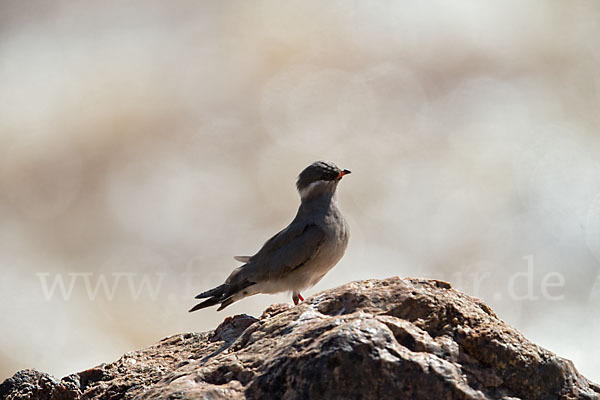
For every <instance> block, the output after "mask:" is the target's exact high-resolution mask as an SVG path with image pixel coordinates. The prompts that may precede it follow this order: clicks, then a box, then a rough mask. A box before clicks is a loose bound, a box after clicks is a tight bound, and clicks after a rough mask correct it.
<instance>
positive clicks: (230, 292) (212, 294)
mask: <svg viewBox="0 0 600 400" xmlns="http://www.w3.org/2000/svg"><path fill="white" fill-rule="evenodd" d="M251 285H254V282H249V281H244V282H242V283H240V284H236V285H231V284H228V283H224V284H222V285H219V286H217V287H216V288H214V289H210V290H207V291H206V292H202V293H200V294H199V295H197V296H196V297H195V298H196V299H206V300H204V301H203V302H202V303H199V304H196V305H195V306H194V307H192V308H191V309H190V310H189V312H193V311H196V310H200V309H203V308H206V307H210V306H214V305H216V304H219V303H220V304H221V305H220V306H219V308H218V309H217V311H221V310H222V309H224V308H225V307H227V306H228V305H230V304H231V303H233V302H234V301H236V300H239V299H240V298H241V297H244V296H241V297H238V298H235V297H234V296H235V295H236V294H238V293H239V292H240V291H242V290H244V289H245V288H247V287H248V286H251Z"/></svg>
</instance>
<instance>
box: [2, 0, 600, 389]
mask: <svg viewBox="0 0 600 400" xmlns="http://www.w3.org/2000/svg"><path fill="white" fill-rule="evenodd" d="M599 4H600V3H598V2H593V1H587V2H586V1H569V2H566V1H558V0H557V1H527V0H526V1H522V0H518V1H517V0H513V1H506V0H503V1H497V2H494V3H493V2H480V1H458V2H457V1H452V2H448V1H425V2H424V1H417V2H406V1H369V2H367V1H363V2H358V1H331V2H322V1H306V0H302V1H254V2H249V1H248V2H247V1H235V2H234V1H226V2H196V1H169V2H164V1H145V0H144V1H141V0H140V1H129V2H118V1H97V2H88V1H85V2H83V1H21V0H14V1H6V0H3V1H2V2H0V265H1V271H2V274H1V281H0V301H1V303H0V304H1V305H0V314H1V315H2V319H1V322H0V379H3V378H5V377H8V376H10V375H11V374H12V373H14V372H15V371H16V370H18V369H20V368H28V367H36V368H38V369H41V370H44V371H48V372H50V373H52V374H55V375H57V376H63V375H65V374H68V373H72V372H75V371H78V370H81V369H84V368H88V367H91V366H92V365H94V364H97V363H100V362H104V361H111V360H114V359H116V358H117V357H119V356H120V355H121V354H122V353H124V352H126V351H130V350H134V349H138V348H141V347H143V346H147V345H150V344H152V343H154V342H156V341H157V340H159V339H161V338H162V337H165V336H167V335H171V334H175V333H179V332H186V331H203V330H208V329H211V328H214V327H215V326H216V324H217V323H219V322H220V321H221V320H222V319H223V318H224V317H226V316H227V315H232V314H235V313H244V312H245V313H249V314H253V315H258V314H259V313H260V312H261V310H262V309H264V308H265V307H266V306H268V305H269V304H270V303H272V302H282V301H289V296H288V295H287V294H282V295H276V296H257V297H254V298H251V299H247V300H245V301H243V302H240V303H238V304H235V305H234V306H232V307H230V308H228V309H227V310H226V312H221V313H216V312H215V311H214V310H212V309H211V310H204V311H201V312H198V313H194V314H188V313H187V312H186V311H187V309H188V308H189V307H191V306H192V305H193V304H194V301H193V299H192V297H193V295H195V294H196V293H197V292H199V291H201V290H205V289H208V288H210V287H212V286H213V285H216V284H219V283H220V282H221V281H222V280H223V279H224V278H225V277H226V276H227V275H228V273H229V272H230V271H231V269H232V268H234V267H235V266H236V263H235V262H234V261H233V260H232V258H231V257H232V256H233V255H236V254H251V253H252V252H253V251H255V250H257V249H258V248H259V246H260V245H261V244H262V243H263V241H264V240H265V239H267V238H268V237H269V235H271V234H273V233H275V232H276V231H277V230H278V229H280V228H282V227H284V226H285V225H286V224H287V223H288V222H289V220H290V219H291V218H292V217H293V215H294V213H295V211H296V207H297V202H298V199H297V195H296V193H295V189H294V180H295V177H296V175H297V174H298V172H299V171H300V170H301V169H302V168H303V167H305V166H306V165H307V164H309V163H310V162H312V161H314V160H317V159H326V160H331V161H334V162H336V163H338V164H339V165H340V166H342V167H344V168H348V169H351V170H352V171H353V174H352V175H351V176H349V177H347V178H344V181H343V182H342V184H341V186H340V190H339V198H340V203H341V206H342V208H343V210H344V211H345V213H346V215H347V216H348V219H349V222H350V224H351V229H352V239H351V243H350V247H349V249H348V252H347V254H346V256H345V258H344V259H343V260H342V261H341V263H340V264H339V265H338V266H337V267H336V268H335V269H334V270H332V271H331V273H330V274H329V275H328V276H327V277H326V278H325V279H324V280H323V281H322V282H321V283H319V284H318V286H317V287H315V288H313V289H312V290H310V291H308V292H307V293H305V294H306V295H310V294H311V293H315V292H316V291H318V290H322V289H325V288H330V287H333V286H336V285H340V284H343V283H346V282H348V281H351V280H357V279H366V278H384V277H389V276H392V275H400V276H403V277H404V276H429V277H438V278H441V279H446V280H449V281H451V282H452V283H453V284H454V285H455V286H456V287H458V288H461V289H462V290H465V291H467V292H468V293H471V294H473V295H477V296H480V297H482V298H483V299H484V300H485V301H486V302H488V303H489V304H490V305H491V306H492V307H493V308H494V309H495V310H496V312H497V313H498V314H499V315H500V316H501V317H502V318H503V319H505V320H506V321H508V322H509V323H511V324H512V325H514V326H516V327H517V328H519V329H520V330H522V331H523V332H524V333H525V335H526V336H527V337H529V338H530V339H532V340H533V341H535V342H537V343H539V344H541V345H543V346H545V347H547V348H549V349H550V350H552V351H555V352H557V353H558V354H560V355H563V356H565V357H568V358H570V359H572V360H574V362H575V364H576V366H577V367H578V368H579V370H580V371H581V372H583V373H584V374H586V375H587V376H588V377H590V378H592V379H594V380H596V381H600V361H598V360H600V352H599V347H598V345H597V335H598V331H599V330H600V317H599V314H598V307H597V306H598V302H599V301H600V280H599V276H598V272H599V266H600V264H599V260H600V174H599V172H600V165H599V164H598V155H599V154H600V138H599V136H598V131H599V127H600V112H599V110H600V74H599V73H598V71H600V48H599V47H600V40H598V38H600V6H599ZM524 257H532V258H524ZM530 261H531V268H532V269H531V271H532V275H531V280H530V281H528V280H527V279H526V278H525V277H523V276H521V275H515V274H519V273H524V272H527V271H528V263H529V262H530ZM188 270H189V271H191V272H193V273H194V274H195V275H194V276H191V277H190V276H187V277H186V276H183V275H184V274H186V271H188ZM40 273H41V274H47V275H36V274H40ZM69 274H71V275H69ZM74 274H75V275H74ZM77 274H78V275H77ZM85 274H88V275H85ZM114 274H117V275H114ZM119 274H120V275H119ZM123 274H129V275H123ZM548 274H554V275H551V276H550V278H547V276H548ZM557 274H560V275H557ZM559 276H562V277H564V286H560V287H549V288H548V287H546V289H547V292H543V291H542V288H543V285H544V282H545V283H556V282H559V279H560V278H559ZM57 277H59V278H61V279H62V278H64V282H65V284H66V285H67V289H68V286H69V282H70V279H73V287H72V292H71V293H70V295H69V296H67V299H64V298H63V297H62V296H61V295H60V294H59V292H55V293H54V295H53V296H50V299H49V300H46V296H45V295H44V290H43V285H42V282H43V279H47V282H53V281H54V279H56V278H57ZM119 277H120V278H119ZM42 278H43V279H42ZM85 279H88V283H89V287H86V285H85ZM99 279H100V281H99ZM101 279H107V281H106V282H107V283H108V286H107V288H109V289H111V290H112V289H114V292H112V293H111V292H110V290H109V291H108V292H105V291H104V289H103V288H102V287H101V286H99V287H98V291H97V292H95V294H94V290H93V289H94V287H95V284H96V283H97V282H102V281H101ZM143 279H147V283H150V284H151V286H152V285H153V288H154V289H155V291H156V292H155V293H154V294H153V292H152V290H148V288H147V287H146V288H144V287H142V289H141V290H140V292H139V293H137V294H136V290H137V289H139V285H140V282H142V283H143ZM477 281H480V283H476V282H477ZM115 282H116V283H115ZM130 283H131V284H132V285H133V289H135V290H133V291H132V288H131V287H130V286H129V284H130ZM113 284H114V287H113V286H112V285H113ZM529 284H531V286H529ZM528 290H532V292H531V293H530V294H531V296H530V298H527V299H523V298H521V297H522V296H524V295H525V294H527V291H528ZM534 298H535V299H534ZM554 298H559V300H553V299H554Z"/></svg>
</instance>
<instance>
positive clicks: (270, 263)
mask: <svg viewBox="0 0 600 400" xmlns="http://www.w3.org/2000/svg"><path fill="white" fill-rule="evenodd" d="M324 239H325V232H323V230H322V229H321V228H320V227H319V226H317V225H315V224H297V225H295V224H292V225H290V226H288V227H287V228H286V229H284V230H282V231H281V232H279V233H278V234H277V235H275V236H273V237H272V238H271V239H269V240H268V241H267V242H266V243H265V244H264V245H263V247H262V248H261V249H260V251H259V252H258V253H256V254H255V255H254V256H252V260H251V264H252V265H248V267H251V269H252V272H251V275H252V277H253V280H254V281H255V282H258V281H263V280H271V279H279V278H281V277H283V276H285V275H286V274H288V273H290V272H291V271H293V270H294V269H296V268H301V267H302V266H303V265H304V264H305V263H306V262H308V261H309V260H310V259H312V258H313V257H314V256H315V255H316V254H317V252H318V251H319V248H320V246H321V244H322V243H323V241H324ZM248 272H250V271H248Z"/></svg>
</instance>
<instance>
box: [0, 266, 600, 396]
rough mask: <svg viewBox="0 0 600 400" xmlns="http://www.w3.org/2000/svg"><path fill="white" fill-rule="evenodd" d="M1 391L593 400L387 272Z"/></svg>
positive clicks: (544, 360) (23, 374)
mask: <svg viewBox="0 0 600 400" xmlns="http://www.w3.org/2000/svg"><path fill="white" fill-rule="evenodd" d="M207 312H210V311H207ZM0 398H2V399H45V400H46V399H48V400H59V399H65V400H67V399H163V398H173V399H175V398H177V399H205V398H208V399H242V398H249V399H300V398H301V399H313V398H326V399H354V398H356V399H398V398H410V399H505V400H509V399H527V400H535V399H540V400H542V399H543V400H549V399H600V387H599V386H597V385H595V384H593V383H592V382H590V381H588V380H587V379H586V378H584V377H583V376H581V375H580V374H579V373H578V372H577V370H576V369H575V367H574V366H573V364H572V363H571V362H570V361H568V360H565V359H562V358H560V357H558V356H556V355H555V354H553V353H551V352H549V351H547V350H545V349H543V348H541V347H539V346H536V345H535V344H533V343H531V342H529V341H528V340H527V339H526V338H525V337H523V335H521V334H520V333H519V332H518V331H517V330H515V329H514V328H511V327H510V326H508V325H507V324H505V323H504V322H503V321H502V320H500V319H499V318H498V317H497V316H496V315H495V314H494V312H493V311H492V310H491V309H490V308H489V307H488V306H486V305H485V304H484V303H482V302H481V301H480V300H478V299H475V298H473V297H469V296H467V295H465V294H463V293H460V292H458V291H456V290H454V289H452V288H451V287H450V284H448V283H446V282H441V281H435V280H422V279H404V280H403V279H400V278H390V279H385V280H368V281H359V282H353V283H349V284H347V285H344V286H341V287H338V288H336V289H331V290H327V291H324V292H321V293H319V294H317V295H315V296H313V297H311V298H309V299H307V300H306V301H305V302H304V303H301V304H300V305H298V306H296V307H293V306H290V305H274V306H271V307H269V308H268V309H267V310H265V312H264V313H263V315H262V316H261V317H260V318H259V319H256V318H254V317H251V316H248V315H237V316H235V317H230V318H227V319H225V321H224V322H223V323H222V324H221V325H219V326H218V327H217V329H215V330H214V331H212V332H206V333H186V334H181V335H175V336H171V337H168V338H166V339H163V340H162V341H160V342H158V343H157V344H155V345H153V346H151V347H148V348H146V349H143V350H139V351H136V352H131V353H127V354H125V355H124V356H123V357H121V358H120V359H119V360H117V361H115V362H113V363H110V364H102V365H100V366H97V367H94V368H92V369H89V370H86V371H83V372H79V373H77V374H73V375H70V376H67V377H65V378H63V379H62V380H60V381H58V380H56V379H54V378H52V377H51V376H49V375H47V374H44V373H41V372H37V371H32V370H25V371H20V372H18V373H17V374H15V375H14V376H13V377H12V378H9V379H7V380H6V381H4V383H2V385H0Z"/></svg>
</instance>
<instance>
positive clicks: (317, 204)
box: [189, 161, 351, 312]
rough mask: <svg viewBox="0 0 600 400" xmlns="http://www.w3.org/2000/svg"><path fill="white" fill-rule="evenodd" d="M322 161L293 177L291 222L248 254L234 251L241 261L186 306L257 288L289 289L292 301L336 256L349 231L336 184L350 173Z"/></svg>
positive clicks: (234, 297) (223, 300)
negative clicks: (297, 197)
mask: <svg viewBox="0 0 600 400" xmlns="http://www.w3.org/2000/svg"><path fill="white" fill-rule="evenodd" d="M350 173H351V171H349V170H347V169H340V168H338V167H337V166H336V165H335V164H333V163H331V162H326V161H316V162H314V163H312V164H310V165H309V166H308V167H306V168H305V169H304V170H303V171H302V172H301V173H300V175H298V180H297V181H296V187H297V189H298V193H299V194H300V206H299V207H298V212H297V213H296V216H295V217H294V219H293V220H292V222H291V223H290V224H289V225H288V226H287V227H286V228H284V229H282V230H281V231H280V232H279V233H277V234H276V235H274V236H273V237H271V238H270V239H269V240H267V241H266V242H265V243H264V245H263V246H262V247H261V249H260V250H259V251H258V252H257V253H256V254H254V255H253V256H235V257H234V259H235V260H237V261H239V262H242V263H244V264H243V265H242V266H240V267H238V268H236V269H234V270H233V272H232V273H231V274H230V275H229V277H228V278H227V279H226V280H225V283H223V284H222V285H219V286H217V287H215V288H213V289H210V290H207V291H205V292H203V293H200V294H199V295H197V296H196V297H195V298H196V299H206V300H204V301H202V302H201V303H199V304H196V305H195V306H194V307H192V308H191V309H190V310H189V312H193V311H196V310H200V309H203V308H206V307H210V306H214V305H217V304H219V308H218V309H217V311H221V310H223V309H224V308H225V307H227V306H229V305H231V304H232V303H234V302H236V301H238V300H241V299H243V298H245V297H248V296H252V295H255V294H258V293H266V294H272V293H279V292H286V291H287V292H291V293H292V300H293V302H294V305H298V303H299V302H300V301H304V297H302V294H301V293H300V291H302V290H304V289H307V288H310V287H312V286H314V285H315V284H316V283H317V282H319V281H320V280H321V279H322V278H323V276H325V274H326V273H327V272H329V270H330V269H331V268H333V267H334V266H335V265H336V264H337V263H338V261H339V260H340V259H341V258H342V256H343V255H344V253H345V251H346V247H347V246H348V240H349V237H350V231H349V228H348V224H347V222H346V220H345V218H344V216H343V215H342V213H341V211H340V209H339V208H338V206H337V196H336V189H337V186H338V184H339V182H340V181H341V179H342V177H344V176H346V175H348V174H350Z"/></svg>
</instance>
